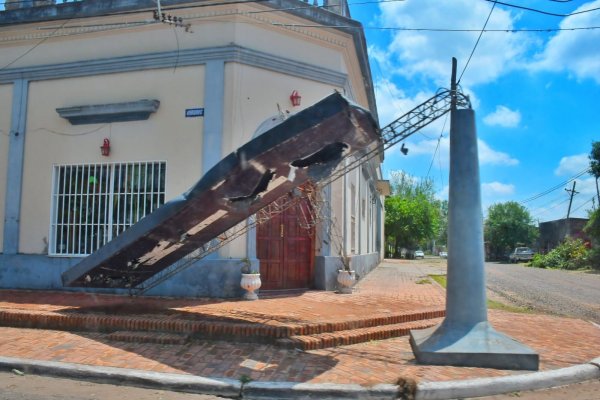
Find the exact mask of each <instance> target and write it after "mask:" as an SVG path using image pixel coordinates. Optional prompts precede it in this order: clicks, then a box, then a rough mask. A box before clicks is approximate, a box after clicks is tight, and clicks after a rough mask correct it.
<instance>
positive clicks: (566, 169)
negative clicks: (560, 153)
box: [554, 153, 590, 176]
mask: <svg viewBox="0 0 600 400" xmlns="http://www.w3.org/2000/svg"><path fill="white" fill-rule="evenodd" d="M589 167H590V160H589V158H588V155H587V154H585V153H583V154H576V155H574V156H567V157H563V158H561V159H560V162H559V164H558V168H556V169H555V170H554V174H555V175H557V176H563V175H569V176H572V175H577V174H578V173H580V172H582V171H584V170H585V169H587V168H589Z"/></svg>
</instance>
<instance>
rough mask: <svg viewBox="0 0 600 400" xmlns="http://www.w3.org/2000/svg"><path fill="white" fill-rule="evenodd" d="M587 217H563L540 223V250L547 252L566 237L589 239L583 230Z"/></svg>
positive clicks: (585, 240)
mask: <svg viewBox="0 0 600 400" xmlns="http://www.w3.org/2000/svg"><path fill="white" fill-rule="evenodd" d="M587 222H588V219H587V218H563V219H557V220H555V221H548V222H541V223H540V227H539V230H540V236H539V238H538V243H539V251H540V252H541V253H547V252H549V251H550V250H552V249H554V248H555V247H556V246H558V245H559V244H560V243H562V242H563V241H564V240H565V239H566V238H568V237H569V238H572V239H581V240H583V241H584V242H587V241H589V240H590V239H589V237H588V236H587V235H586V234H585V233H584V232H583V228H584V227H585V224H587Z"/></svg>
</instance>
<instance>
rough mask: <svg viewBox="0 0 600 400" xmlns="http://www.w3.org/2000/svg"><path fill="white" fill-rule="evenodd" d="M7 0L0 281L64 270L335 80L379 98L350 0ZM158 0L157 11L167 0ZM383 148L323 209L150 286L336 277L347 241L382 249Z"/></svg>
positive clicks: (46, 285)
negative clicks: (318, 218)
mask: <svg viewBox="0 0 600 400" xmlns="http://www.w3.org/2000/svg"><path fill="white" fill-rule="evenodd" d="M319 3H320V4H321V5H320V6H319V5H317V3H314V4H313V2H312V1H311V2H310V3H307V2H304V1H300V0H266V1H257V2H252V1H248V2H246V1H243V2H239V1H238V2H235V1H234V2H217V3H214V2H209V1H206V0H168V1H163V2H162V6H163V8H162V10H161V13H159V10H158V9H157V2H156V1H154V0H140V1H130V0H114V1H104V0H83V1H75V2H65V3H63V2H61V3H60V4H55V2H54V1H7V2H6V9H5V10H3V11H0V60H1V61H0V276H2V279H0V287H3V288H26V289H53V290H56V289H63V286H62V282H61V279H60V276H61V273H63V272H64V271H66V270H68V269H69V268H70V267H72V266H73V265H75V264H77V263H78V262H79V261H80V260H81V258H82V257H85V256H87V255H89V254H91V253H93V252H94V251H95V250H97V249H98V248H99V247H101V246H103V245H105V244H106V243H108V242H109V241H110V240H111V239H112V238H114V237H116V236H117V235H119V234H120V233H121V232H123V231H124V230H125V229H128V228H129V227H130V226H131V225H132V224H134V223H136V222H137V221H138V220H140V219H141V218H143V217H144V216H145V215H147V214H148V213H150V212H152V211H153V210H154V209H156V208H157V207H159V206H160V205H161V204H163V203H165V202H167V201H169V200H171V199H173V198H175V197H177V196H179V195H180V194H182V193H183V192H185V191H186V190H187V189H188V188H190V187H191V186H192V185H193V184H194V183H195V182H196V181H197V180H198V179H199V178H200V177H201V176H202V175H203V174H204V173H205V172H206V171H208V170H209V169H210V168H211V167H212V166H213V165H215V164H216V163H217V162H219V160H221V159H222V158H223V157H224V156H226V155H228V154H230V153H231V152H233V151H235V150H236V149H237V148H239V147H240V146H242V145H243V144H244V143H247V142H248V141H249V140H251V139H252V138H253V137H256V136H258V135H260V134H261V133H262V132H264V131H265V130H266V129H268V127H269V126H272V125H273V123H275V122H277V120H280V119H282V118H285V117H286V116H287V115H291V114H294V113H297V112H298V111H300V110H302V109H304V108H305V107H307V106H310V105H312V104H314V103H316V102H317V101H319V100H321V99H322V98H324V97H326V96H327V95H329V94H331V93H332V92H334V91H337V92H340V93H343V94H344V95H345V96H346V97H348V98H350V99H351V100H352V101H353V102H355V103H357V104H359V105H361V106H362V107H364V108H366V109H368V110H369V111H370V112H371V113H372V114H373V115H375V116H376V115H377V110H376V104H375V95H374V91H373V81H372V77H371V71H370V66H369V61H368V56H367V48H366V41H365V36H364V32H363V29H362V26H361V24H360V23H359V22H357V21H355V20H353V19H351V17H350V13H349V9H348V5H347V3H346V1H345V0H329V1H325V2H324V3H323V2H321V1H320V2H319ZM163 14H164V15H163ZM382 161H383V151H381V152H380V153H379V154H377V155H376V156H375V157H373V158H371V159H370V160H369V161H368V162H366V163H364V164H362V165H361V166H360V167H359V168H355V169H354V170H352V171H350V173H348V174H346V175H345V176H344V177H343V178H341V179H338V180H337V181H335V182H333V183H332V184H331V185H329V186H328V187H326V188H325V189H324V190H323V193H322V196H323V198H324V199H325V200H326V201H327V202H328V204H330V206H331V207H329V208H326V209H324V210H325V212H326V213H327V216H326V217H327V220H328V221H329V223H327V224H321V225H318V226H314V227H312V228H311V229H312V231H311V230H307V229H305V230H298V232H296V233H297V234H294V235H292V233H293V232H292V231H293V230H292V229H291V228H289V226H288V225H290V221H295V220H296V219H297V214H298V213H301V212H302V210H300V209H294V210H289V211H288V212H286V213H285V214H282V215H279V216H278V217H277V218H273V219H272V220H271V221H270V222H269V223H268V224H265V225H263V226H262V227H261V228H260V229H254V230H250V231H249V232H248V233H247V234H245V235H243V236H242V237H239V238H237V239H236V240H235V241H234V242H232V243H230V244H228V245H226V246H225V247H223V248H221V249H219V250H218V251H216V252H214V253H212V254H211V255H210V256H209V257H207V258H205V259H202V260H201V261H199V262H197V263H196V264H194V265H193V266H192V267H190V268H189V269H187V270H185V271H182V272H180V273H178V274H177V275H175V276H173V277H170V278H169V280H168V281H166V282H164V283H161V284H160V285H159V286H157V287H156V288H154V289H153V290H152V291H151V292H149V294H152V295H169V296H211V297H236V296H238V295H239V294H240V293H239V292H240V288H239V280H240V279H239V278H240V265H241V263H242V262H247V261H249V262H250V263H251V264H252V267H253V268H260V272H261V276H262V279H263V289H265V288H266V289H273V290H279V289H281V290H287V289H303V288H315V289H334V288H335V277H336V275H337V272H336V270H337V268H339V266H340V264H339V259H340V258H339V257H340V253H343V254H344V255H345V256H348V257H349V258H350V262H351V265H352V267H353V268H354V269H356V271H357V274H359V275H361V276H364V275H365V274H366V273H367V272H368V271H369V270H371V269H372V268H373V267H374V266H376V265H377V264H378V263H379V261H380V260H381V258H382V257H383V220H384V215H383V214H384V213H383V195H382V193H383V189H385V182H383V181H382V174H381V168H380V164H381V162H382Z"/></svg>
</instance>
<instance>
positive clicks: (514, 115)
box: [483, 105, 521, 128]
mask: <svg viewBox="0 0 600 400" xmlns="http://www.w3.org/2000/svg"><path fill="white" fill-rule="evenodd" d="M483 122H485V123H486V124H487V125H490V126H502V127H504V128H514V127H516V126H518V125H519V122H521V113H520V112H519V111H518V110H517V111H513V110H511V109H510V108H508V107H506V106H502V105H499V106H496V111H494V112H493V113H491V114H488V115H486V116H485V117H484V118H483Z"/></svg>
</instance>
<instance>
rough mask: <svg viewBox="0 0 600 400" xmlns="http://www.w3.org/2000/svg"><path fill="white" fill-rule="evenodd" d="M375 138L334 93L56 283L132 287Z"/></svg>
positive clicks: (366, 118) (363, 118)
mask: <svg viewBox="0 0 600 400" xmlns="http://www.w3.org/2000/svg"><path fill="white" fill-rule="evenodd" d="M379 140H380V137H379V130H378V128H377V124H376V122H375V121H374V119H373V118H372V116H371V115H370V113H369V112H368V111H366V110H365V109H363V108H361V107H359V106H357V105H354V104H352V103H351V102H349V101H348V100H347V99H345V98H344V97H343V96H342V95H340V94H339V93H334V94H332V95H330V96H328V97H326V98H325V99H323V100H321V101H320V102H318V103H316V104H315V105H313V106H311V107H309V108H307V109H305V110H303V111H301V112H299V113H297V114H295V115H293V116H291V117H289V118H288V119H286V120H285V121H283V122H282V123H281V124H279V125H277V126H275V127H273V128H271V129H270V130H268V131H267V132H265V133H263V134H262V135H260V136H258V137H256V138H254V139H253V140H251V141H250V142H248V143H246V144H245V145H243V146H242V147H240V148H239V149H238V150H237V151H236V152H234V153H231V154H229V155H228V156H227V157H225V158H224V159H222V160H221V161H220V162H219V163H218V164H216V165H215V166H214V167H213V168H212V169H211V170H209V171H208V172H207V173H206V174H205V175H204V176H203V177H202V178H201V179H200V180H199V181H198V182H197V183H196V184H195V185H194V186H193V187H192V188H191V189H190V190H189V191H188V192H186V193H184V194H183V195H181V196H179V197H178V198H175V199H173V200H171V201H169V202H167V203H165V204H164V205H163V206H161V207H160V208H158V209H157V210H156V211H154V212H153V213H152V214H149V215H147V216H146V217H144V218H143V219H142V220H140V221H139V222H138V223H136V224H135V225H133V226H131V227H130V228H129V229H128V230H127V231H125V232H123V233H122V234H121V235H119V236H118V237H116V238H115V239H113V240H112V241H110V242H109V243H107V244H106V245H105V246H103V247H101V248H100V249H98V250H97V251H96V252H95V253H93V254H91V255H89V256H88V257H86V258H84V259H83V260H82V261H81V262H79V263H78V264H77V265H75V266H73V267H72V268H71V269H69V270H68V271H66V272H65V273H63V275H62V280H63V284H64V285H65V286H87V287H105V288H132V287H136V286H138V285H140V284H142V283H143V282H144V281H145V280H147V279H149V278H150V277H152V276H154V275H155V274H157V273H159V272H161V271H162V270H164V269H165V268H167V267H169V266H170V265H172V264H173V263H174V262H176V261H177V260H179V259H181V258H183V257H185V256H186V255H188V254H190V253H192V252H193V251H194V250H196V249H198V248H200V247H202V246H203V245H205V244H206V243H208V242H210V241H211V240H213V239H214V238H216V237H218V236H219V235H221V234H222V233H223V232H225V231H227V230H228V229H230V228H231V227H233V226H235V225H237V224H238V223H240V222H242V221H244V220H245V219H246V218H248V217H249V216H250V215H252V214H254V213H256V212H257V211H258V210H260V209H261V208H263V207H265V206H267V205H268V204H270V203H272V202H274V201H275V200H277V199H278V198H280V197H281V196H283V195H285V194H286V193H288V192H290V191H291V190H293V189H294V188H295V187H297V186H300V185H302V184H304V183H306V182H307V181H309V180H310V181H313V182H318V181H319V180H321V179H324V178H326V177H327V176H329V175H330V174H331V172H332V171H333V170H334V169H335V168H336V166H337V165H338V163H339V162H340V161H341V160H342V159H343V158H344V157H346V156H348V155H352V154H355V153H361V152H365V151H367V150H371V149H372V148H374V147H376V146H377V145H378V144H379Z"/></svg>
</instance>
